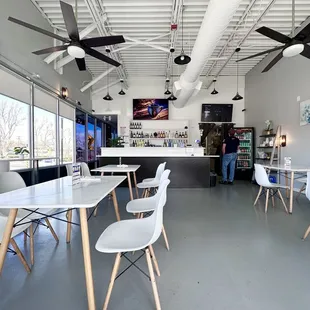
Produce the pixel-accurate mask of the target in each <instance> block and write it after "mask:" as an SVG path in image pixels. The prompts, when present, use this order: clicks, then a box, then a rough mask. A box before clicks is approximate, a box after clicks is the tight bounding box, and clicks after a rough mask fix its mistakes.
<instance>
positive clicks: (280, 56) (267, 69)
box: [262, 51, 283, 72]
mask: <svg viewBox="0 0 310 310" xmlns="http://www.w3.org/2000/svg"><path fill="white" fill-rule="evenodd" d="M282 57H283V53H282V51H281V52H280V53H279V54H278V55H277V56H276V57H275V58H273V60H272V61H271V62H270V63H269V65H268V66H267V67H266V68H265V69H264V70H263V71H262V72H267V71H269V70H270V69H271V68H272V67H273V66H274V65H275V64H276V63H277V62H278V61H279V60H281V59H282Z"/></svg>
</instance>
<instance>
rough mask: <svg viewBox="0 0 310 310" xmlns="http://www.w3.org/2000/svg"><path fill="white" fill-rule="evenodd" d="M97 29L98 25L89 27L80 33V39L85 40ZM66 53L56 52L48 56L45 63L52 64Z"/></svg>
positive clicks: (94, 24)
mask: <svg viewBox="0 0 310 310" xmlns="http://www.w3.org/2000/svg"><path fill="white" fill-rule="evenodd" d="M96 27H97V25H96V23H92V24H90V25H89V26H87V27H86V28H85V29H83V30H82V31H81V32H80V38H81V39H83V38H85V37H86V36H87V35H89V34H90V33H91V32H92V31H93V30H95V29H96ZM64 52H65V51H59V52H54V53H52V54H50V55H49V56H47V57H46V58H45V59H44V61H45V62H46V63H48V64H49V63H51V62H52V61H53V60H55V59H56V58H57V57H59V56H60V55H62V54H63V53H64ZM71 58H72V60H73V59H74V58H73V57H71Z"/></svg>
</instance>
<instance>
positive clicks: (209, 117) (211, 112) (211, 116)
mask: <svg viewBox="0 0 310 310" xmlns="http://www.w3.org/2000/svg"><path fill="white" fill-rule="evenodd" d="M232 111H233V105H232V104H208V103H204V104H202V111H201V121H202V122H222V123H224V122H231V121H232Z"/></svg>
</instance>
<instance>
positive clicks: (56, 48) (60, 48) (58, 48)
mask: <svg viewBox="0 0 310 310" xmlns="http://www.w3.org/2000/svg"><path fill="white" fill-rule="evenodd" d="M67 48H68V45H60V46H53V47H48V48H45V49H43V50H38V51H35V52H32V54H35V55H42V54H48V53H54V52H58V51H64V50H66V49H67Z"/></svg>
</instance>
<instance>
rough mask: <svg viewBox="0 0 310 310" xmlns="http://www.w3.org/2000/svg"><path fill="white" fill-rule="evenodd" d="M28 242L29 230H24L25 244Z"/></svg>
mask: <svg viewBox="0 0 310 310" xmlns="http://www.w3.org/2000/svg"><path fill="white" fill-rule="evenodd" d="M26 242H27V229H26V230H24V243H26Z"/></svg>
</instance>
